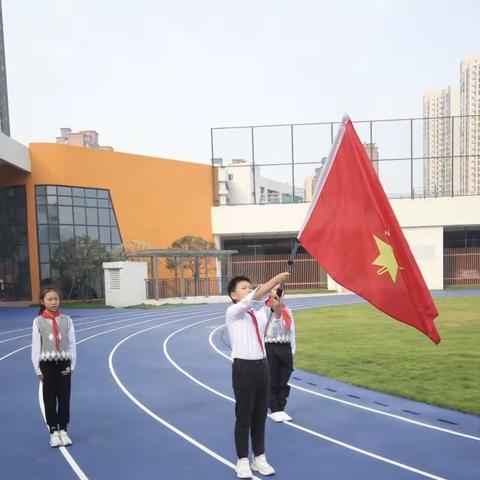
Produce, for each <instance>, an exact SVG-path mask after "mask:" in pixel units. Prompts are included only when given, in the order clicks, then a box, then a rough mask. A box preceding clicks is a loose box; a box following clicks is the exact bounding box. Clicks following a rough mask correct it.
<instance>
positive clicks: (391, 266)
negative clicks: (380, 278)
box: [372, 235, 402, 283]
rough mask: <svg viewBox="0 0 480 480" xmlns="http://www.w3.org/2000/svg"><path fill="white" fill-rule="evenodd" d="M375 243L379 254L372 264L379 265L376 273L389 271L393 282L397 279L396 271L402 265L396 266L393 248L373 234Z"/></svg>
mask: <svg viewBox="0 0 480 480" xmlns="http://www.w3.org/2000/svg"><path fill="white" fill-rule="evenodd" d="M373 238H374V240H375V243H376V244H377V248H378V251H379V253H380V255H379V256H378V257H377V258H376V259H375V260H374V261H373V262H372V265H377V266H379V267H381V268H380V269H379V270H378V271H377V273H378V275H383V274H384V273H387V272H388V273H389V274H390V277H391V278H392V281H393V283H395V282H396V281H397V273H398V270H400V269H401V268H402V267H399V266H398V263H397V259H396V258H395V254H394V252H393V248H392V246H391V245H389V244H388V243H385V242H384V241H383V240H380V238H378V237H377V236H376V235H373Z"/></svg>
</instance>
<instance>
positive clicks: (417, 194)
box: [210, 115, 480, 205]
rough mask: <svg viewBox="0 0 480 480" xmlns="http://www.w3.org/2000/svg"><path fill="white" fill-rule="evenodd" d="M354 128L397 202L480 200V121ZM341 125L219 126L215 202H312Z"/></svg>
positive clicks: (375, 123) (215, 131)
mask: <svg viewBox="0 0 480 480" xmlns="http://www.w3.org/2000/svg"><path fill="white" fill-rule="evenodd" d="M353 124H354V126H355V129H356V131H357V133H358V135H359V137H360V139H361V140H362V142H364V145H365V149H366V152H367V154H368V156H369V158H370V160H371V161H372V163H373V165H374V168H375V170H376V171H377V173H378V175H379V177H380V180H381V182H382V184H383V187H384V189H385V191H386V193H387V195H388V196H389V197H390V198H430V197H444V196H463V195H480V115H464V116H449V117H418V118H397V119H386V120H362V121H354V122H353ZM339 125H340V122H319V123H297V124H278V125H250V126H238V127H215V128H212V129H211V137H210V141H211V158H212V165H213V166H214V167H215V169H214V170H215V171H216V173H215V174H214V184H215V185H214V187H215V188H214V192H215V199H214V202H215V204H217V205H239V204H257V203H258V204H261V203H270V198H271V203H292V202H306V201H309V200H310V199H311V195H312V190H313V188H314V186H315V178H316V177H318V173H319V171H318V169H319V168H321V167H322V165H323V162H324V159H325V158H326V157H327V156H328V154H329V151H330V148H331V145H332V143H333V141H334V136H335V132H336V131H337V129H338V126H339ZM245 169H246V170H245ZM245 172H248V173H247V174H246V173H245ZM267 189H270V192H269V193H268V195H267V193H266V191H267ZM269 197H270V198H269ZM283 200H285V201H283Z"/></svg>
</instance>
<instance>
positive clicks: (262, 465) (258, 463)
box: [250, 412, 277, 475]
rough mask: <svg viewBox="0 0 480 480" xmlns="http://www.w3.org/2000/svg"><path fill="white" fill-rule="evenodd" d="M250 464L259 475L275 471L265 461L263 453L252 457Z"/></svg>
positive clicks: (270, 473) (271, 473)
mask: <svg viewBox="0 0 480 480" xmlns="http://www.w3.org/2000/svg"><path fill="white" fill-rule="evenodd" d="M275 413H277V412H275ZM250 466H251V468H252V470H253V471H254V472H259V473H260V474H261V475H273V474H274V473H275V470H274V469H273V467H272V466H271V465H270V464H269V463H268V462H267V457H266V456H265V454H263V455H260V456H258V457H253V462H252V464H251V465H250Z"/></svg>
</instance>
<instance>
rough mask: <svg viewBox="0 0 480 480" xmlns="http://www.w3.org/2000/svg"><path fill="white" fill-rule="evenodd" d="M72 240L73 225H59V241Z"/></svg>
mask: <svg viewBox="0 0 480 480" xmlns="http://www.w3.org/2000/svg"><path fill="white" fill-rule="evenodd" d="M71 238H73V225H60V241H61V242H64V241H65V240H69V239H71Z"/></svg>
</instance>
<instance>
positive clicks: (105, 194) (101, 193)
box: [97, 190, 110, 199]
mask: <svg viewBox="0 0 480 480" xmlns="http://www.w3.org/2000/svg"><path fill="white" fill-rule="evenodd" d="M97 197H98V198H107V199H108V198H110V195H109V194H108V190H97Z"/></svg>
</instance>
